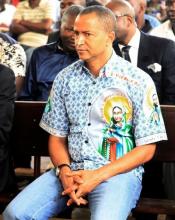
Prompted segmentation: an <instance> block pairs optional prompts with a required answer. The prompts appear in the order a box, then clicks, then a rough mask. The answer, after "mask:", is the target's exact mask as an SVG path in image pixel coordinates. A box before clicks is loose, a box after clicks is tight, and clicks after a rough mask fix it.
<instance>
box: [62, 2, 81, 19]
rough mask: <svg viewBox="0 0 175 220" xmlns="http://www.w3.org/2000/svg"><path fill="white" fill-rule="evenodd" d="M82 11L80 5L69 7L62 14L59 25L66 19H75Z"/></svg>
mask: <svg viewBox="0 0 175 220" xmlns="http://www.w3.org/2000/svg"><path fill="white" fill-rule="evenodd" d="M83 9H84V7H83V6H81V5H71V6H70V7H69V8H68V9H67V10H66V11H65V12H64V14H63V16H62V18H61V23H62V22H64V21H65V20H66V19H67V17H69V16H71V17H76V16H77V15H78V14H79V13H80V12H81V11H82V10H83Z"/></svg>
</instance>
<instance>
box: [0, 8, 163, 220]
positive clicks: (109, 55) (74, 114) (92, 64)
mask: <svg viewBox="0 0 175 220" xmlns="http://www.w3.org/2000/svg"><path fill="white" fill-rule="evenodd" d="M74 31H75V46H76V50H77V53H78V55H79V58H80V60H78V61H77V62H75V63H73V64H72V65H70V66H68V67H67V68H65V69H64V70H62V71H61V72H60V73H59V74H58V75H57V77H56V79H55V81H54V84H53V87H52V90H51V93H50V97H49V100H48V103H47V105H46V108H45V111H44V114H43V117H42V120H41V123H40V125H41V127H42V128H44V129H45V130H46V131H47V132H49V133H50V138H49V152H50V156H51V159H52V162H53V164H54V165H55V168H56V172H55V169H52V170H50V171H48V172H46V173H45V174H43V175H42V176H40V177H39V178H38V179H37V180H36V181H34V182H33V183H31V184H30V185H29V186H28V187H27V188H25V189H24V191H22V192H21V193H20V194H19V195H18V196H17V197H16V198H15V199H14V200H13V201H12V202H11V203H10V204H9V205H8V206H7V208H6V209H5V211H4V213H3V219H4V220H15V219H20V220H24V219H37V220H39V219H42V220H47V219H49V218H50V217H52V216H54V215H56V214H58V213H60V212H61V211H62V210H64V209H65V208H66V206H67V205H68V206H69V205H71V204H72V203H74V202H75V203H76V204H77V205H80V204H86V203H87V201H86V197H85V196H87V197H88V202H89V207H90V211H91V220H126V219H127V217H128V215H129V214H130V211H131V210H132V208H134V207H135V206H136V203H137V201H138V199H139V196H140V191H141V188H142V186H141V180H142V173H143V167H142V164H144V163H146V162H147V161H149V160H150V159H151V158H152V157H153V155H154V152H155V149H156V144H155V143H156V142H158V141H161V140H166V139H167V136H166V132H165V127H164V122H163V119H162V115H161V111H159V113H158V118H159V123H156V122H157V121H155V120H154V119H153V117H152V116H153V112H154V101H153V95H154V98H156V99H157V93H156V90H155V86H154V83H153V81H152V79H151V78H150V77H149V75H148V74H146V73H144V72H143V71H142V70H140V69H139V68H137V67H134V66H133V65H132V64H130V63H129V62H127V61H125V60H124V59H122V58H120V57H119V56H117V55H116V54H115V52H114V51H113V41H114V39H115V33H116V18H115V16H114V15H113V13H112V12H111V10H109V9H107V8H105V7H104V6H90V7H87V8H85V9H84V10H83V11H82V12H80V14H79V15H78V16H77V18H76V20H75V24H74ZM157 101H158V100H157ZM157 107H158V109H159V110H160V106H159V104H158V106H157ZM118 149H120V153H118ZM103 152H104V153H103ZM65 195H68V196H65Z"/></svg>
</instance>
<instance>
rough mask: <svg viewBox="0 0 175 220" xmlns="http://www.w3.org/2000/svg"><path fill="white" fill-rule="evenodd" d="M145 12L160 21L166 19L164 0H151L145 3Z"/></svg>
mask: <svg viewBox="0 0 175 220" xmlns="http://www.w3.org/2000/svg"><path fill="white" fill-rule="evenodd" d="M146 13H147V14H149V15H152V16H154V17H156V18H157V19H158V20H159V21H160V22H163V21H164V20H165V19H166V16H167V14H166V5H165V0H151V1H149V2H148V3H147V9H146Z"/></svg>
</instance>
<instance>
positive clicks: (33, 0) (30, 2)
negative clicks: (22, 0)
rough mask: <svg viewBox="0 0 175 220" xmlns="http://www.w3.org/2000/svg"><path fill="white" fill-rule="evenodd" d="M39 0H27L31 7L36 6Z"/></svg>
mask: <svg viewBox="0 0 175 220" xmlns="http://www.w3.org/2000/svg"><path fill="white" fill-rule="evenodd" d="M40 1H41V0H29V5H30V7H31V8H36V7H38V6H39V3H40Z"/></svg>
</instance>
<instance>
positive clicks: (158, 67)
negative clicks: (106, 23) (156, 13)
mask: <svg viewBox="0 0 175 220" xmlns="http://www.w3.org/2000/svg"><path fill="white" fill-rule="evenodd" d="M106 7H108V8H109V9H111V10H112V11H113V13H114V14H115V15H116V18H117V24H116V25H117V34H116V40H115V41H114V44H113V47H114V50H115V52H116V53H117V54H118V55H119V56H121V57H123V55H124V53H123V48H124V47H125V46H129V51H128V53H129V56H130V62H131V63H132V64H133V65H135V66H137V67H139V68H140V69H142V70H143V71H145V72H146V73H148V74H149V75H150V77H151V78H152V79H153V81H154V83H155V86H156V89H157V93H158V96H159V101H160V103H161V104H164V105H165V104H166V105H169V104H175V65H174V60H175V43H174V42H173V41H171V40H168V39H164V38H160V37H155V36H151V35H148V34H145V33H143V32H141V31H140V30H139V29H138V28H137V24H136V21H135V12H134V9H133V7H132V6H131V4H130V3H129V2H127V1H125V0H111V1H110V2H109V3H108V4H107V5H106ZM120 15H121V16H120ZM122 15H125V16H122Z"/></svg>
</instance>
